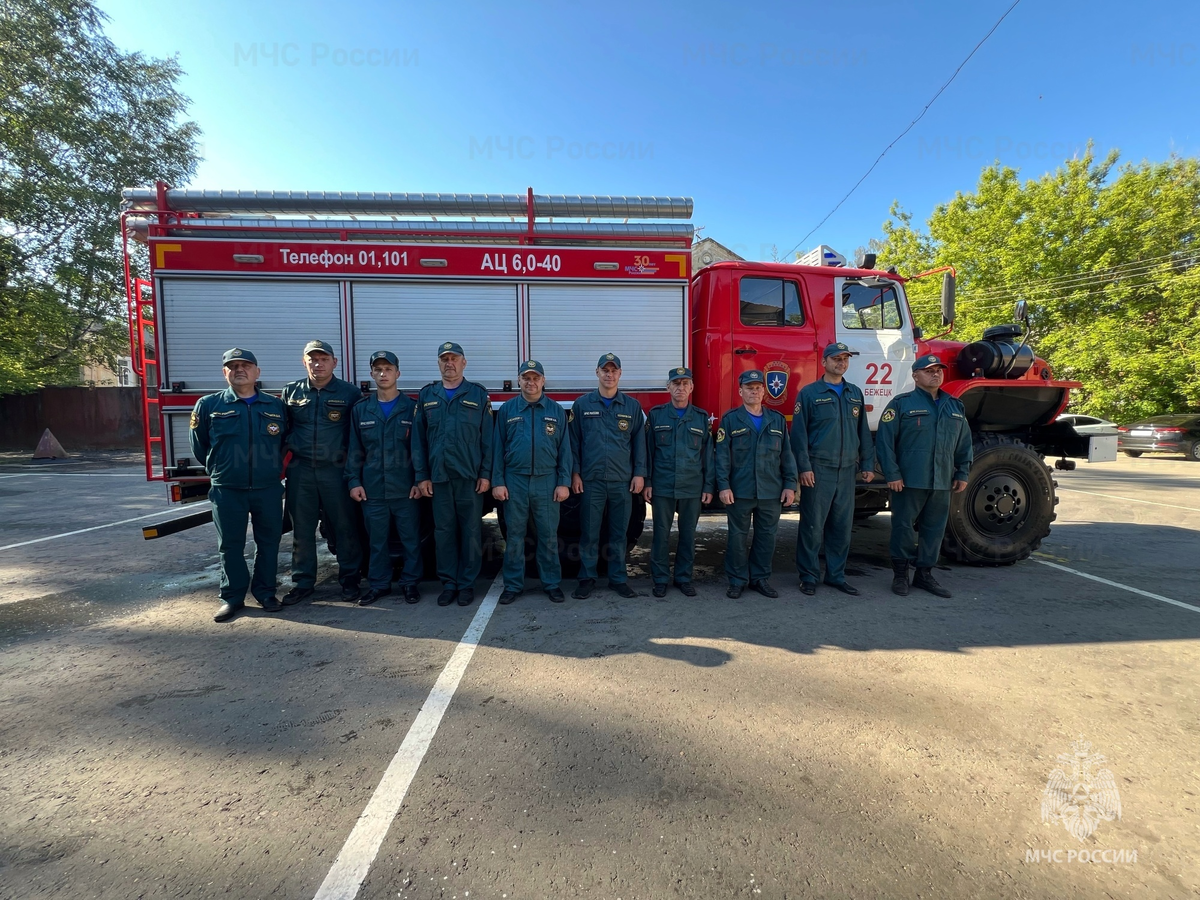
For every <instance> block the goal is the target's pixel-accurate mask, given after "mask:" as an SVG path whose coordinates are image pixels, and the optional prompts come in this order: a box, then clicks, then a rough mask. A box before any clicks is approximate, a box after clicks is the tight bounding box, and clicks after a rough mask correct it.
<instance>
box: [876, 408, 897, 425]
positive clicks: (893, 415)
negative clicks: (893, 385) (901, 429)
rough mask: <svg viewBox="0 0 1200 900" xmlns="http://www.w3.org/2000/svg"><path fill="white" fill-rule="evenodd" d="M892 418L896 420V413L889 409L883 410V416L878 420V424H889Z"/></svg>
mask: <svg viewBox="0 0 1200 900" xmlns="http://www.w3.org/2000/svg"><path fill="white" fill-rule="evenodd" d="M894 418H896V411H895V410H894V409H891V408H890V407H889V408H888V409H885V410H884V411H883V416H882V417H881V418H880V419H879V421H880V422H890V421H892V419H894Z"/></svg>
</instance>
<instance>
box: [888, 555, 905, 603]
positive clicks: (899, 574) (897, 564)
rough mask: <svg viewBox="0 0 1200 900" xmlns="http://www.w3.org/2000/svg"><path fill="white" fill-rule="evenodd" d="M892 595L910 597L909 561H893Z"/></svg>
mask: <svg viewBox="0 0 1200 900" xmlns="http://www.w3.org/2000/svg"><path fill="white" fill-rule="evenodd" d="M892 573H893V574H892V593H893V594H899V595H900V596H901V597H907V596H908V560H907V559H893V560H892Z"/></svg>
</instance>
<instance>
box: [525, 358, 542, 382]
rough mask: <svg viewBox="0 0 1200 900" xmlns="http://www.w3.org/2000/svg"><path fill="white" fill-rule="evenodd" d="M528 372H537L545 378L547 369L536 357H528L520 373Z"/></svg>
mask: <svg viewBox="0 0 1200 900" xmlns="http://www.w3.org/2000/svg"><path fill="white" fill-rule="evenodd" d="M526 372H537V373H538V374H539V375H541V376H542V377H543V378H545V377H546V370H545V369H543V368H542V364H541V363H540V362H538V361H537V360H536V359H527V360H525V362H523V363H521V371H520V372H519V373H518V374H520V375H524V374H525V373H526Z"/></svg>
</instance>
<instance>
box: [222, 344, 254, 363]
mask: <svg viewBox="0 0 1200 900" xmlns="http://www.w3.org/2000/svg"><path fill="white" fill-rule="evenodd" d="M238 359H241V360H245V361H246V362H248V363H250V364H251V365H254V366H257V365H258V358H257V357H256V356H255V355H254V354H253V353H251V352H250V351H249V350H243V349H242V348H241V347H234V348H233V349H232V350H226V351H225V353H224V354H223V355H222V356H221V365H222V366H227V365H229V364H230V363H231V362H233V361H234V360H238Z"/></svg>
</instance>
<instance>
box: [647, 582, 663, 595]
mask: <svg viewBox="0 0 1200 900" xmlns="http://www.w3.org/2000/svg"><path fill="white" fill-rule="evenodd" d="M650 593H652V594H653V595H654V596H655V597H665V596H667V586H666V585H665V584H661V583H660V584H656V585H654V589H653V590H652V591H651V592H650Z"/></svg>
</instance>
